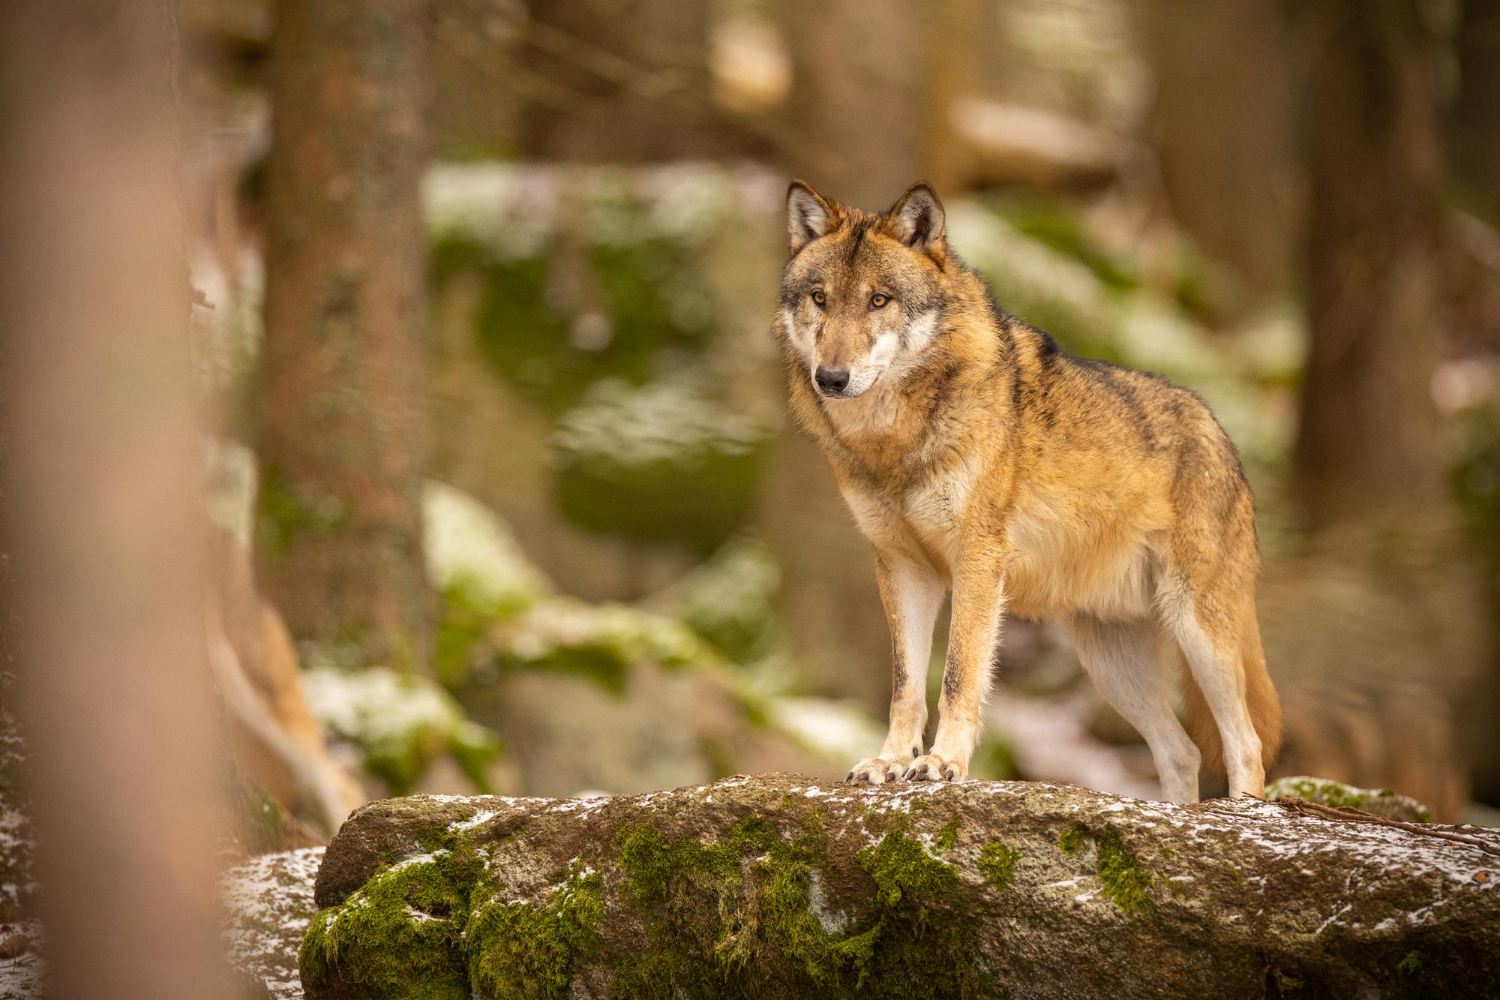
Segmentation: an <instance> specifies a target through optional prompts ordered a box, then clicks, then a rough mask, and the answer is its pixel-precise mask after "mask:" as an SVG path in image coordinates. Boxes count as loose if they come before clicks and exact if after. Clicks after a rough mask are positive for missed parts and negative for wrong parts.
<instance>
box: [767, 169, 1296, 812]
mask: <svg viewBox="0 0 1500 1000" xmlns="http://www.w3.org/2000/svg"><path fill="white" fill-rule="evenodd" d="M787 214H788V228H789V234H790V238H791V255H790V258H789V259H788V261H787V264H786V268H785V271H784V272H783V275H782V284H781V308H780V310H779V312H778V315H777V318H776V321H775V331H776V334H777V336H778V337H779V339H780V340H781V342H782V344H783V347H784V351H785V356H786V363H787V371H788V374H789V376H790V381H791V396H792V408H793V411H794V413H795V414H796V416H797V419H798V420H799V422H800V423H801V424H802V425H803V427H805V428H806V429H807V430H808V431H809V432H811V433H812V434H813V435H814V436H815V437H816V438H817V440H818V442H819V443H820V444H821V446H822V448H823V451H824V453H825V454H826V455H827V456H828V460H829V462H830V463H831V465H832V466H833V473H834V477H835V478H836V480H837V481H838V485H839V489H840V490H841V491H842V493H843V496H844V499H845V501H846V502H847V503H848V504H849V507H850V509H851V510H852V511H853V512H854V517H855V520H856V521H857V522H858V524H859V527H860V530H861V531H862V532H863V533H864V534H865V536H866V537H867V538H869V540H870V541H871V543H872V544H873V545H874V546H875V555H876V576H877V579H878V581H879V584H880V594H881V600H882V603H883V604H884V607H885V612H886V616H887V618H888V619H889V621H890V627H891V636H892V645H893V649H894V657H893V660H894V665H893V671H892V675H893V676H892V691H891V728H890V735H889V736H888V737H887V738H886V741H885V744H884V745H883V746H882V747H881V749H880V752H879V755H878V756H876V757H873V758H868V759H866V760H862V761H860V762H859V763H858V764H856V765H855V766H854V768H853V770H852V771H850V774H849V779H850V780H852V781H868V782H871V783H873V784H880V783H881V782H884V781H891V780H895V779H897V778H900V777H904V778H906V779H908V780H924V779H925V780H934V781H937V780H958V779H962V778H964V777H965V776H966V775H967V773H968V767H969V758H970V757H971V755H972V754H973V751H974V746H975V744H976V743H977V742H978V740H979V736H980V730H981V725H982V722H981V709H982V703H983V700H984V697H985V694H986V692H987V690H988V688H989V683H990V671H991V666H992V663H993V660H994V653H995V649H996V644H997V642H998V640H999V636H1000V628H1001V621H1002V618H1003V615H1004V614H1005V613H1006V612H1010V613H1013V614H1018V615H1021V616H1023V617H1030V618H1047V619H1052V620H1054V621H1056V622H1057V623H1058V624H1059V625H1061V626H1062V627H1063V629H1064V630H1065V631H1066V632H1067V634H1068V635H1069V637H1070V638H1071V639H1072V642H1073V645H1074V647H1075V649H1076V650H1077V652H1078V656H1079V658H1080V660H1082V662H1083V664H1084V666H1085V668H1087V670H1088V671H1089V673H1090V675H1091V676H1092V677H1093V678H1094V682H1095V683H1096V684H1097V685H1098V687H1099V689H1100V690H1101V692H1102V693H1103V694H1104V695H1105V697H1107V698H1108V699H1109V701H1110V702H1111V703H1112V704H1113V705H1114V706H1115V708H1117V709H1118V710H1119V711H1120V714H1121V715H1123V716H1124V717H1125V718H1126V719H1128V720H1129V721H1130V722H1131V724H1133V725H1134V726H1135V727H1136V728H1137V729H1139V730H1140V732H1141V734H1142V735H1143V736H1144V737H1145V738H1146V742H1147V743H1148V744H1149V745H1150V747H1151V753H1152V757H1153V758H1154V760H1155V762H1156V767H1157V771H1158V773H1159V774H1160V775H1161V782H1162V790H1163V792H1164V794H1165V796H1166V797H1167V798H1169V799H1172V800H1174V801H1179V802H1191V801H1195V800H1196V799H1197V797H1198V768H1199V762H1200V754H1199V751H1198V749H1197V747H1195V746H1194V744H1193V741H1192V740H1190V739H1189V738H1188V736H1187V734H1186V733H1185V732H1184V731H1183V728H1182V726H1181V724H1180V723H1179V722H1178V720H1177V716H1176V714H1175V713H1174V711H1173V708H1172V701H1171V695H1170V686H1169V684H1168V682H1167V677H1166V676H1165V672H1164V668H1163V664H1162V658H1161V656H1160V655H1159V653H1160V647H1161V641H1162V640H1163V639H1166V640H1170V641H1173V642H1175V643H1176V645H1177V646H1178V647H1180V649H1181V650H1182V653H1183V656H1184V658H1185V661H1186V663H1187V666H1188V669H1187V671H1185V673H1186V675H1187V677H1188V680H1189V684H1188V688H1189V691H1188V698H1187V701H1188V707H1189V709H1190V710H1192V711H1193V712H1194V715H1195V718H1194V722H1193V728H1194V734H1195V736H1197V737H1198V739H1199V741H1200V745H1201V746H1202V747H1203V748H1204V757H1206V758H1207V759H1208V761H1209V763H1210V764H1215V763H1220V762H1222V765H1223V766H1224V767H1225V768H1226V770H1227V773H1228V776H1229V786H1230V793H1231V794H1235V795H1261V794H1263V790H1264V775H1265V771H1264V766H1265V764H1266V763H1268V762H1269V761H1270V759H1271V758H1272V756H1273V755H1274V753H1275V750H1276V747H1277V744H1278V742H1279V740H1280V729H1281V718H1280V707H1279V704H1278V702H1277V698H1276V692H1275V690H1274V689H1273V688H1272V686H1271V682H1270V678H1269V676H1268V675H1267V673H1266V666H1265V659H1264V657H1263V655H1262V653H1261V644H1260V633H1259V629H1258V626H1257V623H1256V617H1255V579H1256V574H1257V572H1258V567H1259V556H1258V553H1257V548H1256V538H1255V508H1254V500H1253V498H1252V497H1251V494H1250V487H1249V485H1248V484H1247V483H1246V481H1245V476H1244V472H1243V470H1242V469H1241V467H1240V462H1239V458H1238V456H1237V454H1236V453H1235V450H1234V445H1233V444H1231V443H1230V441H1229V439H1228V437H1226V436H1225V434H1224V431H1223V430H1222V429H1221V428H1220V427H1219V425H1218V423H1217V422H1216V421H1215V420H1214V418H1213V415H1212V414H1211V413H1209V411H1208V408H1207V407H1206V406H1205V405H1204V404H1203V402H1202V401H1201V400H1199V399H1198V398H1197V397H1196V396H1194V395H1193V394H1192V393H1191V392H1188V391H1187V390H1185V389H1180V388H1178V387H1176V386H1173V385H1171V384H1170V383H1168V382H1166V381H1165V380H1163V379H1160V378H1157V377H1156V376H1153V375H1147V374H1143V373H1140V372H1135V371H1130V370H1129V369H1125V368H1120V367H1117V366H1115V365H1111V364H1106V363H1104V362H1100V361H1094V360H1090V359H1086V358H1075V357H1071V356H1069V355H1068V354H1065V353H1064V352H1063V351H1062V350H1061V349H1060V348H1059V347H1058V345H1057V344H1056V342H1055V341H1053V339H1052V338H1051V337H1050V336H1048V335H1047V334H1045V333H1043V332H1041V331H1039V330H1035V329H1033V328H1031V327H1029V326H1027V325H1026V324H1025V323H1022V322H1020V321H1019V320H1017V319H1015V318H1013V317H1011V316H1008V315H1006V314H1005V313H1004V312H1002V311H1001V310H1000V309H999V308H998V307H997V306H996V305H995V303H994V300H993V299H992V298H991V297H990V294H989V291H988V289H987V288H986V286H985V285H984V282H983V281H982V280H981V279H980V278H979V277H978V276H977V275H976V274H975V273H974V272H973V271H971V270H969V269H968V268H967V267H966V266H964V264H963V262H962V261H960V260H959V259H958V257H957V256H956V255H955V254H954V253H953V252H952V250H950V249H949V247H948V243H947V239H946V235H945V229H944V215H943V209H942V206H941V205H940V204H939V202H938V199H937V196H936V195H935V194H934V193H933V192H932V190H931V189H930V188H928V187H927V186H926V185H922V184H919V185H916V186H914V187H912V188H911V189H910V190H909V191H907V192H906V194H904V195H903V196H902V197H901V199H900V200H899V201H897V203H896V204H895V206H893V207H892V208H891V209H890V211H888V212H886V213H884V214H879V215H875V214H870V213H866V212H862V211H860V210H859V209H855V208H849V207H846V206H843V205H838V204H836V203H833V202H830V201H827V200H825V199H823V198H822V197H820V196H819V195H818V194H817V193H815V192H814V191H813V190H812V189H811V188H809V187H807V186H806V185H805V184H802V183H800V182H798V183H795V184H793V185H792V187H791V190H790V192H789V193H788V198H787ZM948 590H951V591H952V594H953V602H952V620H951V624H950V628H949V645H948V658H947V664H946V666H945V668H944V671H943V685H942V695H941V697H940V699H939V702H938V708H939V721H938V727H937V733H936V737H935V740H934V742H933V744H932V746H931V747H930V748H929V749H928V750H927V752H926V753H924V752H923V733H924V730H925V727H926V722H927V701H926V693H925V692H926V685H925V679H926V674H927V663H928V659H929V657H930V655H931V649H932V632H933V627H934V625H935V623H936V619H937V614H938V608H939V606H940V605H941V603H942V600H943V596H944V594H945V592H946V591H948ZM1221 747H1222V757H1221V751H1220V748H1221Z"/></svg>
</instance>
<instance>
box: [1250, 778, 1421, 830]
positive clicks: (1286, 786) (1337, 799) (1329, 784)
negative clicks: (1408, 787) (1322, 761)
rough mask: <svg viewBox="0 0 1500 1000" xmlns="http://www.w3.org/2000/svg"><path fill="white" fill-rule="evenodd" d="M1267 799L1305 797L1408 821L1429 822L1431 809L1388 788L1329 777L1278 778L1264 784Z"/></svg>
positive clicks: (1321, 802)
mask: <svg viewBox="0 0 1500 1000" xmlns="http://www.w3.org/2000/svg"><path fill="white" fill-rule="evenodd" d="M1266 798H1268V799H1277V798H1287V799H1305V800H1306V801H1308V802H1317V803H1320V804H1322V805H1325V806H1336V807H1340V808H1347V809H1358V810H1359V811H1360V812H1367V813H1369V814H1370V815H1372V816H1383V817H1385V818H1386V819H1396V820H1402V821H1404V822H1407V823H1431V822H1432V810H1431V809H1428V808H1427V807H1426V806H1424V805H1423V804H1422V803H1420V802H1418V801H1417V800H1416V799H1414V798H1412V797H1411V796H1409V795H1402V794H1400V793H1399V792H1393V791H1391V790H1390V789H1389V788H1355V787H1354V786H1353V785H1346V784H1344V783H1343V782H1341V781H1333V780H1331V779H1329V778H1309V777H1307V776H1305V775H1299V776H1297V777H1291V778H1277V779H1276V780H1275V781H1272V782H1270V783H1269V784H1267V785H1266Z"/></svg>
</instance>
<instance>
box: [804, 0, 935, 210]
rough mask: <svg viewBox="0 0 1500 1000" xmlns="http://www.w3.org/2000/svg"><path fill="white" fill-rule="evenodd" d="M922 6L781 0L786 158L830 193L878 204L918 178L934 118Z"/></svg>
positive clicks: (892, 1)
mask: <svg viewBox="0 0 1500 1000" xmlns="http://www.w3.org/2000/svg"><path fill="white" fill-rule="evenodd" d="M922 13H923V11H922V8H921V7H920V6H919V5H916V4H910V3H907V2H905V0H830V2H828V3H825V4H819V5H818V6H817V8H816V9H813V8H810V7H808V6H807V5H805V4H796V3H792V4H787V5H786V8H785V16H786V18H787V24H786V32H785V34H786V38H787V41H788V43H789V44H790V48H791V55H792V68H793V69H792V71H793V84H792V95H791V99H790V100H788V101H787V105H786V114H787V116H788V127H787V131H788V134H789V135H790V136H791V137H792V139H793V144H792V146H791V147H790V149H789V150H788V158H789V159H790V160H791V162H790V163H789V164H788V165H789V166H790V167H791V169H792V170H793V171H794V172H795V173H797V174H799V175H800V176H801V177H802V178H803V179H804V180H807V181H808V182H810V183H811V184H812V185H813V186H814V187H815V188H817V189H818V190H819V191H822V192H823V193H825V194H827V195H828V196H829V197H832V198H836V199H838V200H839V201H843V202H845V203H847V204H851V205H859V206H860V207H862V208H867V209H875V210H883V209H885V208H888V207H890V206H891V205H892V204H894V203H895V201H896V199H897V198H898V197H900V196H901V192H902V191H905V190H906V188H907V187H908V186H910V185H911V184H912V183H914V182H916V181H918V180H921V179H922V177H921V175H922V171H923V170H925V169H926V168H927V166H928V159H927V152H926V151H927V149H928V140H929V138H930V137H931V136H930V129H931V127H932V125H933V123H932V122H931V115H932V114H933V112H932V110H931V108H930V107H929V106H928V105H927V104H926V102H925V91H924V88H923V71H924V70H925V69H927V68H928V65H929V64H928V52H929V48H928V30H927V28H928V25H927V23H926V21H925V19H924V18H923V16H922ZM947 16H948V15H944V17H943V18H942V19H944V20H945V19H946V18H947ZM799 153H800V155H799Z"/></svg>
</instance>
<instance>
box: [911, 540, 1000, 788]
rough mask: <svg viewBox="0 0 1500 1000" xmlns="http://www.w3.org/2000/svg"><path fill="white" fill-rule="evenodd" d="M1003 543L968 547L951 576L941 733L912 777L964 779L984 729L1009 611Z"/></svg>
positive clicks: (914, 763) (987, 542) (915, 763)
mask: <svg viewBox="0 0 1500 1000" xmlns="http://www.w3.org/2000/svg"><path fill="white" fill-rule="evenodd" d="M1001 551H1002V549H1001V545H1000V543H999V541H998V540H995V539H986V540H984V541H982V542H978V543H975V544H973V545H971V546H968V547H966V550H965V553H964V559H963V562H962V563H961V564H960V565H959V567H958V572H957V573H956V574H955V575H954V579H953V617H952V620H951V622H950V624H949V626H948V663H947V665H946V667H945V668H944V669H943V694H942V697H940V698H939V699H938V728H937V737H936V739H934V740H933V743H932V750H931V752H929V753H928V754H926V755H925V756H921V757H918V758H916V759H915V760H913V761H912V762H911V763H910V764H909V765H908V766H907V769H906V778H907V779H908V780H910V781H962V780H964V779H965V778H967V777H968V776H969V758H970V757H972V756H973V755H974V747H975V746H976V745H977V744H978V743H979V736H980V733H981V731H982V730H983V728H984V722H983V718H982V711H983V709H984V699H985V696H986V695H988V694H989V689H990V673H991V670H992V668H993V665H994V662H995V646H996V644H997V643H998V642H999V641H1000V620H1001V618H1002V616H1003V615H1004V613H1005V587H1004V580H1003V579H1002V572H1001V570H1002V563H1001V556H1000V553H1001Z"/></svg>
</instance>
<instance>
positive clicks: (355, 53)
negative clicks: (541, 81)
mask: <svg viewBox="0 0 1500 1000" xmlns="http://www.w3.org/2000/svg"><path fill="white" fill-rule="evenodd" d="M426 13H427V5H426V3H425V2H424V0H280V2H278V3H277V5H276V28H275V36H274V40H273V60H274V62H273V68H272V80H271V108H272V120H273V132H274V138H273V142H272V148H271V154H270V162H269V168H268V182H267V183H268V191H267V224H266V304H265V317H266V336H265V345H264V347H263V349H262V353H261V359H260V371H259V383H258V385H257V394H256V405H257V413H256V428H255V430H256V448H257V452H258V455H259V460H260V468H261V487H260V505H259V519H258V524H257V539H256V552H257V558H258V562H259V578H260V580H261V581H262V582H263V585H264V587H265V590H266V591H267V594H268V596H269V597H270V599H271V601H272V603H273V604H274V605H275V606H276V607H277V608H279V609H280V610H281V612H282V613H283V614H284V615H285V616H286V619H287V623H288V625H289V626H290V627H291V629H292V632H293V634H294V635H296V636H297V637H298V638H299V639H306V640H313V641H315V642H316V643H318V644H320V645H321V646H323V647H324V648H325V649H327V650H329V651H331V652H332V651H341V652H342V653H343V654H344V655H346V656H348V657H349V658H350V659H351V661H355V662H358V661H368V660H370V659H379V660H384V661H386V662H390V663H392V664H393V665H396V666H398V667H415V668H421V667H423V666H424V665H425V663H426V660H427V643H428V633H429V616H430V613H431V604H432V598H431V595H430V594H429V593H428V591H427V585H426V582H425V578H424V574H423V561H422V539H421V511H420V490H421V485H422V477H423V469H424V454H425V441H424V426H425V419H426V417H425V406H426V403H425V392H426V385H425V381H426V378H425V350H426V349H425V344H424V332H423V331H424V324H425V320H426V313H425V308H426V294H425V293H426V281H427V276H426V245H425V236H424V232H423V226H422V214H421V202H420V184H421V176H422V167H423V162H424V156H425V136H424V125H423V122H424V110H425V109H424V103H425V101H424V97H423V85H424V81H425V79H426V76H425V66H426V48H427V35H426V27H427V25H426Z"/></svg>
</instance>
